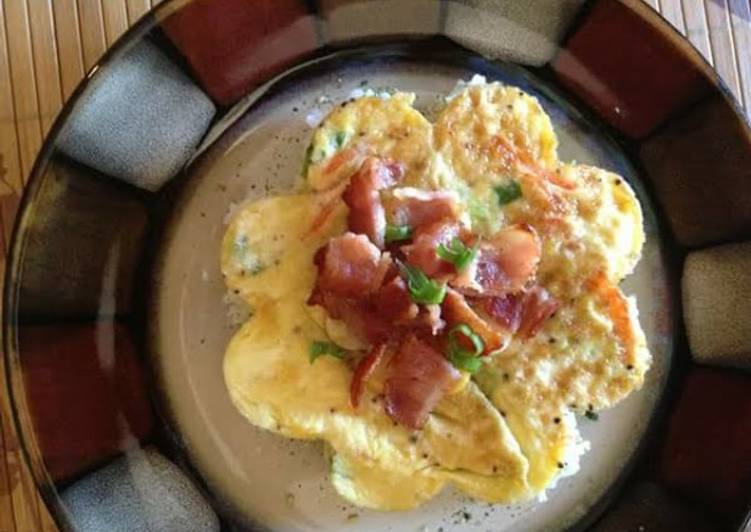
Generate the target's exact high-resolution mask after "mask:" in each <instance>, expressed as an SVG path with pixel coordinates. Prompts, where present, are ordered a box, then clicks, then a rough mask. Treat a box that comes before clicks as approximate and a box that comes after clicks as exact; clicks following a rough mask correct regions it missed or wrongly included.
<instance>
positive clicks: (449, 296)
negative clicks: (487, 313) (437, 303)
mask: <svg viewBox="0 0 751 532" xmlns="http://www.w3.org/2000/svg"><path fill="white" fill-rule="evenodd" d="M441 314H442V316H443V318H444V319H445V320H446V323H447V324H448V325H449V326H450V327H453V326H455V325H459V324H461V323H464V324H466V325H469V327H470V328H471V329H472V330H473V331H474V332H475V333H476V334H477V335H479V336H480V338H482V341H483V343H484V344H485V350H484V351H483V353H484V354H486V355H487V354H489V353H491V352H493V351H498V350H499V349H504V348H505V347H506V346H507V345H508V342H509V341H510V340H511V333H510V332H509V331H507V330H504V329H503V328H501V327H498V326H497V325H496V324H494V323H492V322H490V321H486V320H484V319H483V318H482V317H481V316H480V315H479V314H477V312H475V310H474V309H473V308H472V307H471V306H470V305H469V303H467V301H466V300H465V299H464V296H463V295H462V294H460V293H459V292H457V291H456V290H452V289H450V288H449V289H448V290H447V292H446V298H445V299H444V300H443V303H442V304H441Z"/></svg>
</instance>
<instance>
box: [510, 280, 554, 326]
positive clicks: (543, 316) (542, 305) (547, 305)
mask: <svg viewBox="0 0 751 532" xmlns="http://www.w3.org/2000/svg"><path fill="white" fill-rule="evenodd" d="M558 307H559V303H558V301H556V299H555V298H554V297H553V296H552V295H551V294H550V292H548V291H547V290H545V289H544V288H543V287H541V286H535V287H533V288H531V289H530V290H528V291H527V292H525V294H524V303H523V308H522V318H521V324H520V326H519V331H518V333H519V335H521V336H522V338H531V337H532V336H534V335H535V334H537V331H539V330H540V328H541V327H542V326H543V324H544V323H545V320H547V319H548V318H549V317H550V316H552V315H553V314H554V313H555V311H556V310H558Z"/></svg>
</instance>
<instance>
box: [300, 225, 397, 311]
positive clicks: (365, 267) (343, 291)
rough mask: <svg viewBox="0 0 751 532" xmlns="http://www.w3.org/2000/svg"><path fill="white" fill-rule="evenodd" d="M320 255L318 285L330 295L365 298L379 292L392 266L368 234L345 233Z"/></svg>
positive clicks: (318, 257) (317, 255) (331, 242)
mask: <svg viewBox="0 0 751 532" xmlns="http://www.w3.org/2000/svg"><path fill="white" fill-rule="evenodd" d="M322 249H323V252H320V251H319V253H317V254H316V258H315V260H316V261H317V262H316V264H317V265H318V285H319V286H320V289H321V290H323V291H326V292H331V293H333V294H336V295H339V296H345V297H361V296H364V295H367V294H371V293H373V292H375V291H376V290H378V288H379V287H380V286H381V283H382V282H383V279H384V277H385V275H386V272H387V271H388V269H389V266H390V265H391V258H390V256H389V255H388V253H385V254H381V250H379V249H378V248H377V247H376V246H374V245H373V244H372V243H371V242H370V241H369V240H368V238H367V237H366V236H365V235H355V234H353V233H345V234H343V235H341V236H338V237H336V238H332V239H331V240H329V243H328V244H327V245H326V246H325V247H324V248H322Z"/></svg>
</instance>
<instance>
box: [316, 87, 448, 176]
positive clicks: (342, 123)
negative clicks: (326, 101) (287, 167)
mask: <svg viewBox="0 0 751 532" xmlns="http://www.w3.org/2000/svg"><path fill="white" fill-rule="evenodd" d="M414 100H415V95H414V94H412V93H403V92H397V93H396V94H394V95H392V96H391V97H389V98H380V97H376V96H364V97H362V98H359V99H357V100H349V101H346V102H344V103H342V104H341V105H340V106H339V107H337V108H335V109H334V110H333V111H332V112H331V113H330V114H329V115H328V116H327V117H326V119H325V120H324V121H323V122H322V123H321V125H320V126H318V127H317V128H316V130H315V131H314V133H313V138H312V140H311V142H310V145H309V147H308V150H307V153H306V157H305V165H304V168H303V173H304V175H305V177H306V179H307V182H308V184H309V185H310V187H311V188H312V189H313V190H327V189H329V188H331V187H334V186H336V185H337V184H338V183H340V182H341V181H343V180H345V179H347V177H349V176H350V175H351V174H352V172H354V171H355V170H356V169H357V167H358V166H359V163H361V162H362V159H363V157H365V156H366V155H377V156H381V157H386V158H390V159H393V160H395V161H399V162H401V163H402V164H403V165H404V166H405V168H406V171H407V173H406V175H405V177H404V179H405V182H406V183H410V184H418V183H420V182H421V181H422V180H423V179H424V177H425V176H426V175H428V174H429V173H430V164H431V163H432V161H433V148H432V140H433V136H432V132H433V126H432V124H431V123H430V122H428V121H427V119H426V118H425V117H424V116H423V115H422V114H421V113H420V112H419V111H417V110H416V109H415V108H414V107H412V103H413V102H414Z"/></svg>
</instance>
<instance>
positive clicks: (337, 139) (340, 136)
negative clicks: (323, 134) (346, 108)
mask: <svg viewBox="0 0 751 532" xmlns="http://www.w3.org/2000/svg"><path fill="white" fill-rule="evenodd" d="M346 140H347V133H345V132H344V131H338V132H337V133H336V135H334V144H336V147H337V148H341V147H342V146H344V142H345V141H346Z"/></svg>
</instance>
